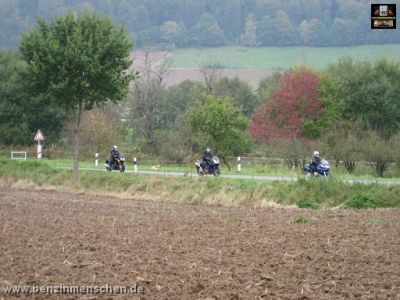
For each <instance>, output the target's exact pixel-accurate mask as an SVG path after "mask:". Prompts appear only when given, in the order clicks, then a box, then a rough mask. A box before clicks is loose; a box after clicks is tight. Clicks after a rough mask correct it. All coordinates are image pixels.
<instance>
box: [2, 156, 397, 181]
mask: <svg viewBox="0 0 400 300" xmlns="http://www.w3.org/2000/svg"><path fill="white" fill-rule="evenodd" d="M0 159H8V158H7V157H4V156H3V157H1V156H0ZM28 161H31V162H36V161H37V159H36V158H28ZM42 162H43V163H46V164H48V165H50V166H52V167H58V168H60V167H62V168H71V167H72V159H46V158H44V159H42ZM156 164H157V163H156V162H150V161H141V162H139V165H138V168H139V170H141V171H158V172H160V173H163V172H182V173H189V174H196V168H195V167H194V163H192V164H190V165H187V164H183V163H182V164H172V163H166V164H162V165H161V166H159V168H155V165H156ZM79 167H80V168H90V169H99V170H103V169H104V161H103V160H100V161H99V165H98V166H97V167H95V164H94V161H93V160H81V161H80V162H79ZM126 168H127V170H133V164H132V162H127V164H126ZM221 169H222V173H223V174H238V173H237V169H236V164H235V163H232V169H231V170H230V171H229V170H228V169H227V168H226V166H225V165H222V166H221ZM240 174H242V175H255V176H257V175H261V176H263V175H269V176H285V177H303V172H302V169H301V168H298V169H296V170H295V171H293V170H289V169H288V167H287V166H286V165H285V164H279V163H266V162H264V163H261V162H258V163H251V164H249V163H248V164H246V163H243V164H242V172H241V173H240ZM331 175H332V176H333V177H335V179H338V180H350V179H353V180H356V179H370V180H378V181H379V180H382V178H379V177H377V176H376V174H375V172H374V170H373V169H372V168H370V167H369V166H368V165H366V164H358V165H357V168H356V172H355V173H353V174H349V173H348V172H347V171H346V170H345V169H344V167H339V168H336V167H335V166H334V164H332V165H331ZM399 179H400V169H399V168H397V167H395V166H390V167H389V169H388V170H387V171H386V172H385V176H384V180H396V181H397V180H399Z"/></svg>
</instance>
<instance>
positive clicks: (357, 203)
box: [344, 195, 383, 209]
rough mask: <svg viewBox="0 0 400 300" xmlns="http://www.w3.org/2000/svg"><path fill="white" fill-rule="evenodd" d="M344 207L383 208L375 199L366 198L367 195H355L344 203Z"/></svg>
mask: <svg viewBox="0 0 400 300" xmlns="http://www.w3.org/2000/svg"><path fill="white" fill-rule="evenodd" d="M344 207H345V208H358V209H360V208H377V207H383V205H382V204H381V203H379V201H376V200H375V199H374V198H372V197H371V196H366V195H355V196H352V197H350V198H348V199H347V200H346V201H345V202H344Z"/></svg>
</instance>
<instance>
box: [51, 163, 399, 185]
mask: <svg viewBox="0 0 400 300" xmlns="http://www.w3.org/2000/svg"><path fill="white" fill-rule="evenodd" d="M58 168H59V169H65V170H71V169H72V168H71V167H58ZM79 170H82V171H96V172H106V170H105V169H98V168H79ZM113 172H117V171H113ZM125 173H129V174H145V175H146V174H147V175H159V176H182V177H184V176H188V177H197V174H196V173H194V172H193V173H185V172H175V171H161V170H154V171H143V170H138V172H137V173H135V172H134V171H133V170H126V171H125ZM207 176H209V175H207ZM220 177H222V178H232V179H253V180H261V181H297V180H298V177H290V176H267V175H245V174H221V175H220ZM342 181H343V182H344V183H350V184H357V183H359V184H375V183H377V184H383V185H386V186H398V185H400V180H397V181H394V180H382V179H381V180H373V179H343V180H342Z"/></svg>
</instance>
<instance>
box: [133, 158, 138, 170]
mask: <svg viewBox="0 0 400 300" xmlns="http://www.w3.org/2000/svg"><path fill="white" fill-rule="evenodd" d="M133 171H134V172H135V173H137V172H138V170H137V159H136V157H134V158H133Z"/></svg>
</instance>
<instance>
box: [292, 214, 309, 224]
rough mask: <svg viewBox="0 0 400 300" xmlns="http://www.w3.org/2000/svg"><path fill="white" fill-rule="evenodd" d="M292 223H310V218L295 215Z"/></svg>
mask: <svg viewBox="0 0 400 300" xmlns="http://www.w3.org/2000/svg"><path fill="white" fill-rule="evenodd" d="M293 223H296V224H308V223H310V220H309V219H308V218H306V217H304V216H297V217H295V218H294V219H293Z"/></svg>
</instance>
